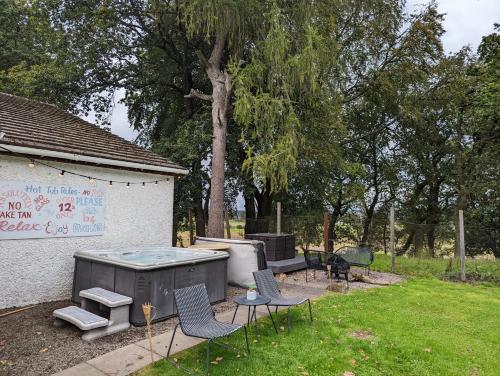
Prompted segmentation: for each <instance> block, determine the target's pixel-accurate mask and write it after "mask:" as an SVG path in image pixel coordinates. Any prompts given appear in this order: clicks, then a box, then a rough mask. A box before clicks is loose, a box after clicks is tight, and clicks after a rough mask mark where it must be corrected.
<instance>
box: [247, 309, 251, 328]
mask: <svg viewBox="0 0 500 376" xmlns="http://www.w3.org/2000/svg"><path fill="white" fill-rule="evenodd" d="M247 325H248V327H250V306H248V318H247Z"/></svg>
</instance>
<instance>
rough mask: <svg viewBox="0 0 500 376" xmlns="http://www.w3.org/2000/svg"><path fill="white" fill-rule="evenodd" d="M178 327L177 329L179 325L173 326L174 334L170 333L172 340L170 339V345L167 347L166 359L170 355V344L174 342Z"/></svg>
mask: <svg viewBox="0 0 500 376" xmlns="http://www.w3.org/2000/svg"><path fill="white" fill-rule="evenodd" d="M178 327H179V324H177V325H175V328H174V333H172V338H170V344H169V345H168V351H167V359H168V357H169V355H170V350H171V349H172V343H173V342H174V337H175V332H176V331H177V328H178Z"/></svg>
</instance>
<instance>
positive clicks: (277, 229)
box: [276, 202, 281, 235]
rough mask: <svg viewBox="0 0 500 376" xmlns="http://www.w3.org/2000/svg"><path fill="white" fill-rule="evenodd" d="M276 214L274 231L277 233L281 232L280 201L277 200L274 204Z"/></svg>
mask: <svg viewBox="0 0 500 376" xmlns="http://www.w3.org/2000/svg"><path fill="white" fill-rule="evenodd" d="M276 214H277V216H278V218H277V222H276V233H277V234H278V235H280V234H281V202H278V203H277V204H276Z"/></svg>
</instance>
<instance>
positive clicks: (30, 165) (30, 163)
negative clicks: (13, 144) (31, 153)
mask: <svg viewBox="0 0 500 376" xmlns="http://www.w3.org/2000/svg"><path fill="white" fill-rule="evenodd" d="M28 167H29V168H35V161H34V160H33V159H30V161H29V162H28Z"/></svg>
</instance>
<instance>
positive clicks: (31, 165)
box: [0, 145, 170, 188]
mask: <svg viewBox="0 0 500 376" xmlns="http://www.w3.org/2000/svg"><path fill="white" fill-rule="evenodd" d="M0 149H2V150H5V151H6V152H8V153H10V154H12V155H14V156H16V157H19V158H26V159H28V167H29V168H30V169H31V168H35V159H33V158H29V157H26V156H25V155H23V154H20V153H16V152H14V151H12V150H10V149H8V148H6V147H4V146H3V145H0ZM36 163H37V164H39V165H42V166H45V167H47V168H50V169H53V170H56V171H58V172H59V176H65V174H66V175H67V174H71V175H75V176H80V177H82V178H86V179H88V180H89V183H90V184H94V183H95V182H96V181H103V182H106V181H108V180H107V179H102V178H97V177H92V176H88V175H82V174H79V173H77V172H72V171H67V170H63V169H60V168H57V167H54V166H52V165H50V164H48V163H46V162H44V161H41V160H38V159H37V160H36ZM169 179H170V178H168V177H167V178H165V179H162V180H153V181H143V182H136V183H134V182H132V183H131V182H126V181H114V183H118V184H126V187H127V188H130V185H131V184H141V185H142V186H143V187H145V186H146V184H152V183H154V184H155V185H157V184H158V182H159V181H169ZM108 186H109V187H112V186H113V181H111V180H109V184H108Z"/></svg>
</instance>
